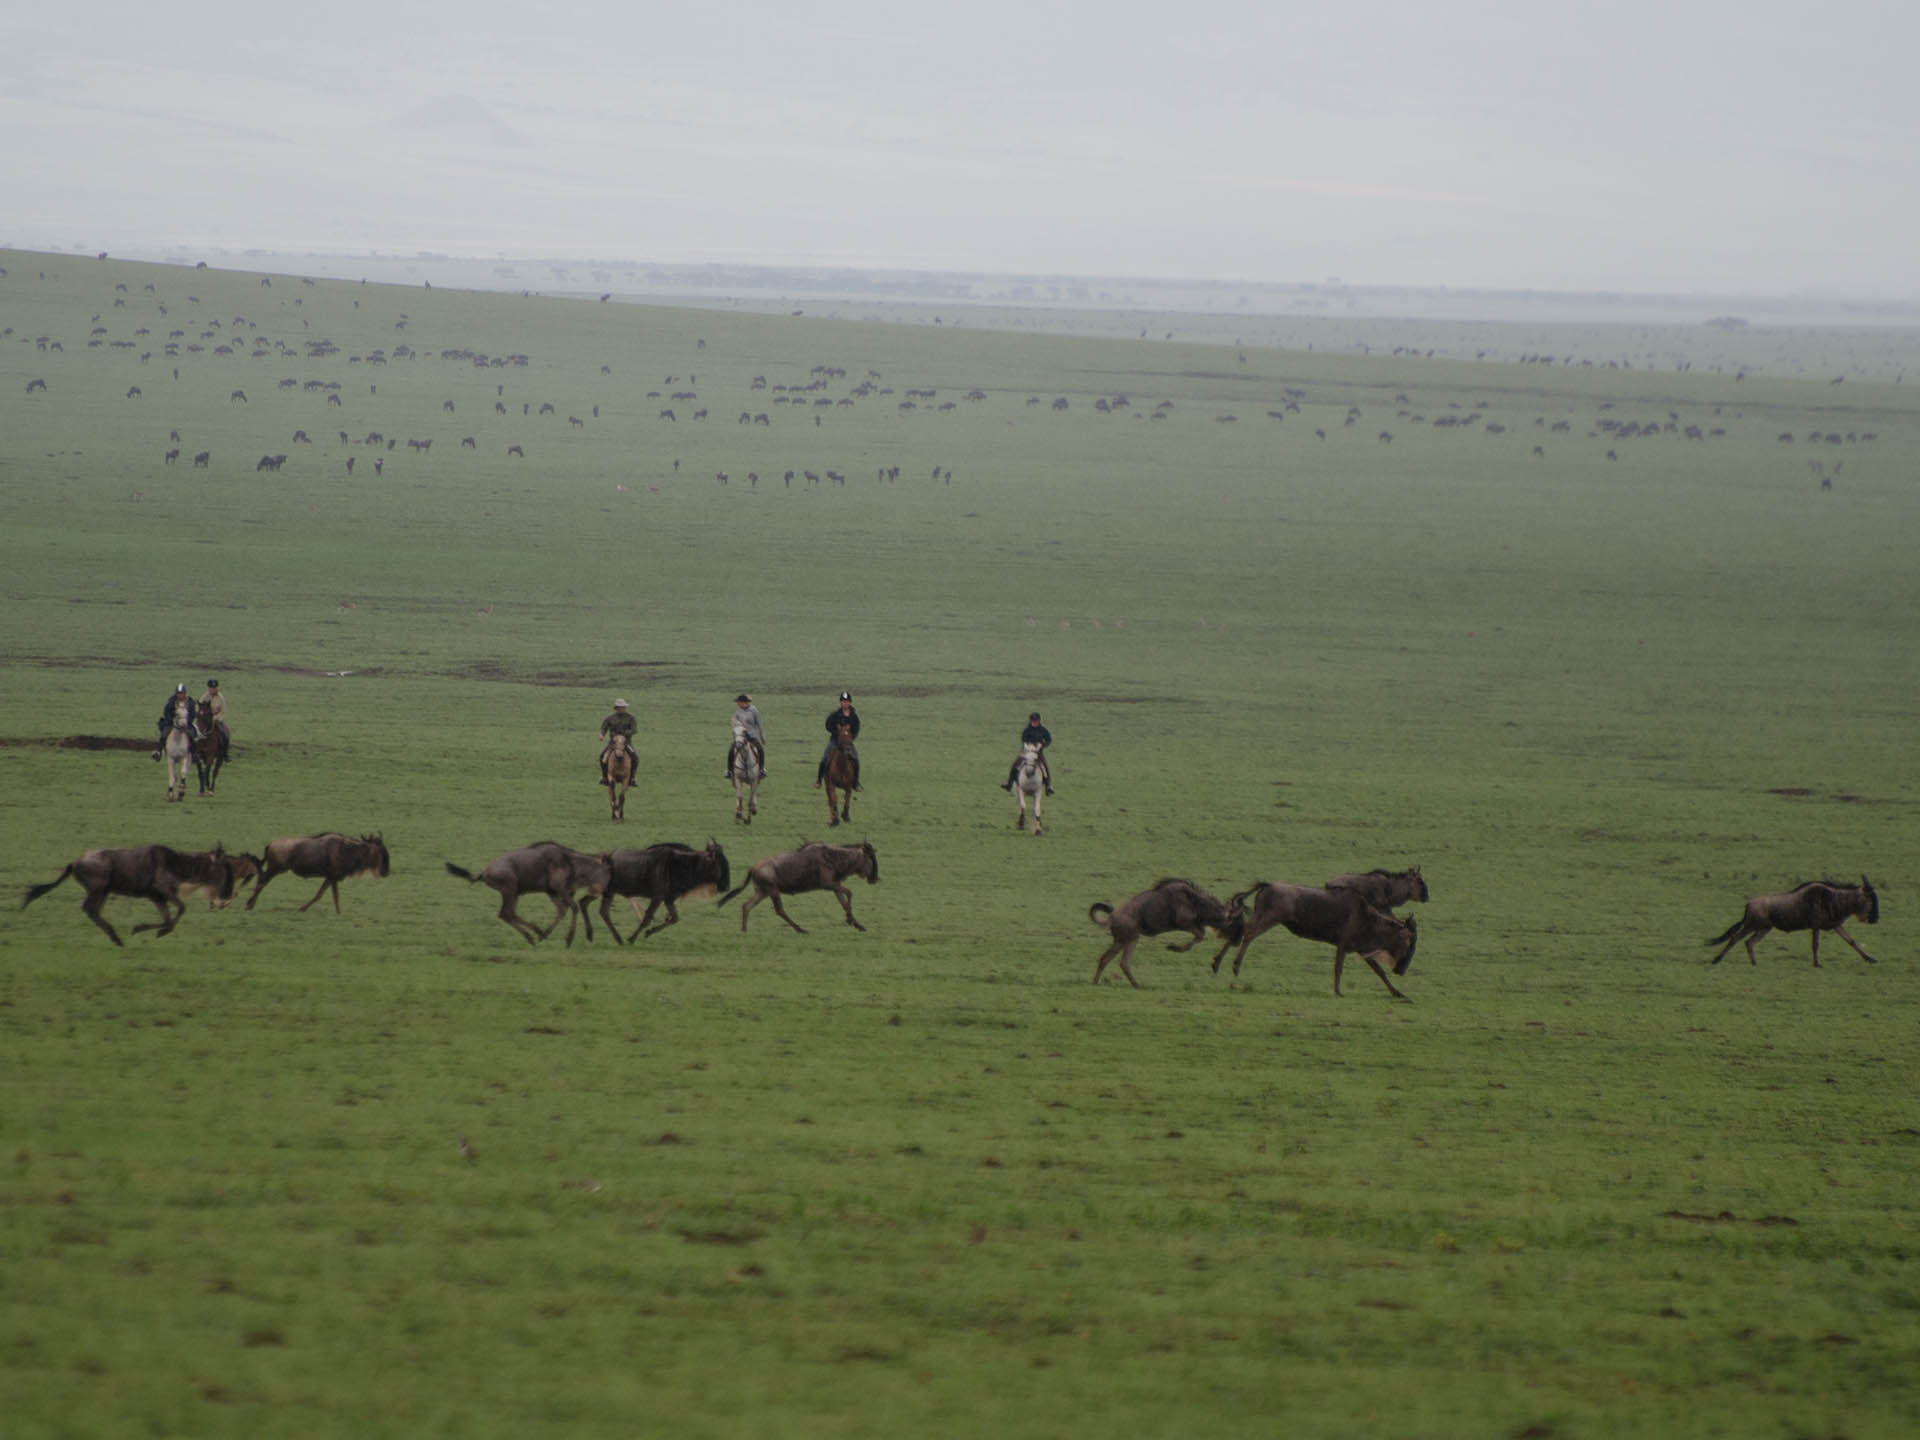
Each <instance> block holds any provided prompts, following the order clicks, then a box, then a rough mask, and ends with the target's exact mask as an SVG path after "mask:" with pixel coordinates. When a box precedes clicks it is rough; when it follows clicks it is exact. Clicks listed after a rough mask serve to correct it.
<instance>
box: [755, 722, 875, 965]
mask: <svg viewBox="0 0 1920 1440" xmlns="http://www.w3.org/2000/svg"><path fill="white" fill-rule="evenodd" d="M854 773H855V772H854V768H853V740H852V739H851V738H850V737H849V736H848V734H847V732H846V731H844V730H841V731H838V732H837V733H836V734H835V735H834V737H833V746H832V748H831V749H830V750H829V751H828V752H827V778H826V784H825V789H826V792H827V824H828V825H829V826H834V825H838V824H839V823H840V822H841V821H842V820H851V819H853V785H854ZM835 790H838V791H839V792H840V800H839V802H838V804H837V806H836V804H835V801H834V791H835ZM747 903H748V904H749V905H751V904H752V903H753V902H752V901H751V900H749V901H748V902H747ZM787 923H788V924H792V923H793V922H792V921H788V922H787ZM796 928H797V927H796Z"/></svg>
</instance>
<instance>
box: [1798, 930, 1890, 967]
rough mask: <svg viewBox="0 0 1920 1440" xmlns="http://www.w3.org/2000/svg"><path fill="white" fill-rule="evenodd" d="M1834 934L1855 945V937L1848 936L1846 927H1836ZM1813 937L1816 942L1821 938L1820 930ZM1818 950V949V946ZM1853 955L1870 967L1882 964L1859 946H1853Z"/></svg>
mask: <svg viewBox="0 0 1920 1440" xmlns="http://www.w3.org/2000/svg"><path fill="white" fill-rule="evenodd" d="M1833 933H1834V934H1836V935H1838V936H1839V937H1840V938H1841V939H1842V940H1844V941H1846V942H1847V944H1849V945H1853V936H1851V935H1849V934H1847V927H1846V926H1844V925H1835V926H1834V927H1833ZM1813 935H1814V939H1815V940H1816V941H1817V940H1818V939H1819V938H1820V932H1819V931H1818V930H1816V931H1814V932H1813ZM1816 948H1818V947H1817V946H1816ZM1853 953H1854V954H1856V955H1858V956H1859V957H1860V958H1861V959H1862V960H1864V961H1866V962H1867V964H1869V965H1878V964H1879V963H1880V962H1879V961H1878V960H1876V959H1874V958H1873V956H1871V955H1869V954H1867V952H1866V951H1864V950H1862V949H1861V948H1860V947H1859V946H1858V945H1853Z"/></svg>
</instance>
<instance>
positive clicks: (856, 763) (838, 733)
mask: <svg viewBox="0 0 1920 1440" xmlns="http://www.w3.org/2000/svg"><path fill="white" fill-rule="evenodd" d="M859 737H860V712H859V711H858V710H855V709H854V708H853V696H852V695H851V694H850V693H849V692H848V691H845V690H842V691H841V692H840V703H839V704H838V705H837V706H835V707H834V708H833V709H831V710H829V711H828V712H827V748H826V749H824V750H822V751H821V752H820V764H819V767H818V768H817V769H816V770H815V771H814V776H813V788H814V789H816V790H818V789H819V788H820V787H821V785H823V784H824V783H825V782H826V778H827V762H828V761H829V760H831V759H832V758H833V752H834V751H835V750H836V749H842V748H843V749H844V750H845V751H846V754H847V756H848V758H849V759H850V760H852V761H853V788H854V789H855V790H858V789H859V788H860V752H859V751H858V750H856V749H854V748H853V742H854V741H855V740H857V739H858V738H859Z"/></svg>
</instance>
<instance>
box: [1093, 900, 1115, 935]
mask: <svg viewBox="0 0 1920 1440" xmlns="http://www.w3.org/2000/svg"><path fill="white" fill-rule="evenodd" d="M1102 912H1104V913H1102ZM1112 918H1113V906H1111V905H1108V904H1106V903H1105V902H1104V901H1099V900H1096V901H1095V902H1094V903H1093V904H1091V905H1089V906H1088V907H1087V919H1089V920H1091V921H1093V923H1094V924H1096V925H1098V926H1099V927H1100V928H1101V929H1102V930H1104V929H1106V928H1107V925H1108V922H1109V921H1110V920H1111V919H1112Z"/></svg>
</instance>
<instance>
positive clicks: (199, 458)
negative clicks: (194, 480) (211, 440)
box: [193, 450, 213, 470]
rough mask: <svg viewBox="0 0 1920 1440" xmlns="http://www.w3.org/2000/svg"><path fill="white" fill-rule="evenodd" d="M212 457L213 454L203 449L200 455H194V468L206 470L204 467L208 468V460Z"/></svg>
mask: <svg viewBox="0 0 1920 1440" xmlns="http://www.w3.org/2000/svg"><path fill="white" fill-rule="evenodd" d="M212 458H213V456H212V455H211V454H209V453H208V452H207V451H205V450H202V451H201V452H200V453H199V454H198V455H195V456H194V457H193V468H194V469H196V470H204V469H206V468H207V462H208V461H209V460H211V459H212Z"/></svg>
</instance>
